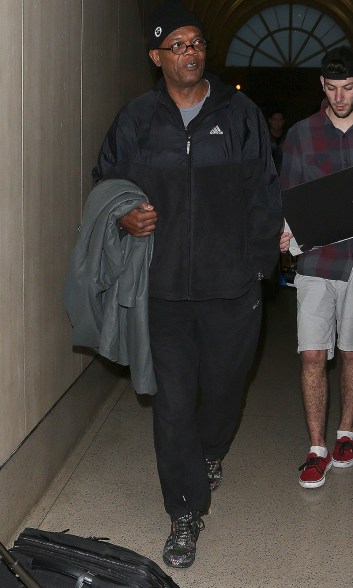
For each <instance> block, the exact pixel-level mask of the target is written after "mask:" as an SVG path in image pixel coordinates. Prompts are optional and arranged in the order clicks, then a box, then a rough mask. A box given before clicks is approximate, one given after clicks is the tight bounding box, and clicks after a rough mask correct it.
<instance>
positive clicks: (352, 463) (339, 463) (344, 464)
mask: <svg viewBox="0 0 353 588" xmlns="http://www.w3.org/2000/svg"><path fill="white" fill-rule="evenodd" d="M332 464H333V465H334V466H335V468H350V467H351V466H353V459H350V460H349V461H336V460H335V459H333V460H332Z"/></svg>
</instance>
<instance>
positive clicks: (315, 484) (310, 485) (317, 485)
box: [299, 461, 353, 488]
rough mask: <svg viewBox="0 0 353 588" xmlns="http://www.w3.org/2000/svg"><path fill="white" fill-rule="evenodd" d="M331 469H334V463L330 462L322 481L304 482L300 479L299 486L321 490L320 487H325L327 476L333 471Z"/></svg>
mask: <svg viewBox="0 0 353 588" xmlns="http://www.w3.org/2000/svg"><path fill="white" fill-rule="evenodd" d="M352 465H353V464H352ZM331 467H332V461H330V463H329V464H328V466H327V468H326V470H325V473H324V475H323V476H322V478H320V480H318V481H317V482H303V481H302V480H301V479H300V478H299V484H300V485H301V487H302V488H320V486H323V485H324V484H325V480H326V478H325V476H326V474H327V472H328V471H329V470H330V469H331Z"/></svg>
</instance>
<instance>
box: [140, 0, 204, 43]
mask: <svg viewBox="0 0 353 588" xmlns="http://www.w3.org/2000/svg"><path fill="white" fill-rule="evenodd" d="M187 26H195V27H198V28H199V29H200V30H201V31H202V32H203V31H204V26H203V24H202V22H201V21H200V20H199V18H198V17H197V16H196V14H194V13H193V12H189V10H186V9H185V8H184V7H183V6H182V4H181V2H180V1H178V0H168V1H167V2H165V3H164V4H163V6H161V8H159V9H158V10H156V11H155V12H154V13H153V15H152V18H151V20H150V27H149V35H148V45H149V49H158V47H160V46H161V44H162V42H163V41H164V39H165V38H166V37H168V35H169V34H170V33H172V32H173V31H175V30H176V29H178V28H180V27H187Z"/></svg>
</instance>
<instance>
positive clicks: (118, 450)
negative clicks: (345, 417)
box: [24, 287, 353, 588]
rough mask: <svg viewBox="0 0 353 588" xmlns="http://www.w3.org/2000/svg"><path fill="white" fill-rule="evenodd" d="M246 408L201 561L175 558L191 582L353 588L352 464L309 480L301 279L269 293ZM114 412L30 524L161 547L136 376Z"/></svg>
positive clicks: (209, 586)
mask: <svg viewBox="0 0 353 588" xmlns="http://www.w3.org/2000/svg"><path fill="white" fill-rule="evenodd" d="M266 307H267V310H266V313H265V315H264V326H263V336H262V340H261V345H260V348H259V353H258V360H257V363H256V366H255V368H254V372H253V375H252V378H251V382H250V386H249V393H248V397H247V403H246V407H245V410H244V417H243V420H242V423H241V426H240V428H239V431H238V434H237V436H236V439H235V441H234V443H233V446H232V448H231V451H230V453H229V454H228V455H227V457H226V458H225V460H224V481H223V483H222V486H221V487H220V489H219V490H218V491H217V492H216V493H215V494H214V498H213V502H212V511H211V514H210V515H208V516H207V517H205V524H206V528H205V530H204V531H203V532H202V533H201V535H200V539H199V541H198V554H197V559H196V562H195V564H194V565H193V566H192V567H191V568H190V569H188V570H184V571H182V570H168V573H169V574H170V575H171V576H172V577H173V579H174V580H175V582H176V583H177V584H178V585H179V586H180V588H189V587H190V588H191V587H197V588H295V587H298V588H299V587H300V588H301V587H305V588H317V587H320V588H335V587H336V586H337V588H338V587H339V588H351V587H352V585H353V557H352V532H353V531H352V529H353V525H352V499H353V484H352V482H353V468H352V469H348V470H346V471H344V470H343V471H338V470H337V469H335V468H332V470H331V472H330V473H329V474H328V476H327V481H326V484H325V486H324V487H322V488H320V489H317V490H303V489H302V488H300V486H299V484H298V482H297V477H298V471H297V468H298V465H300V464H301V463H302V462H303V461H304V460H305V457H306V454H307V450H308V439H307V433H306V427H305V422H304V418H303V408H302V402H301V396H300V389H299V359H298V356H297V354H296V333H295V313H296V308H295V307H296V302H295V289H294V288H283V287H282V288H281V289H280V292H279V294H278V296H277V297H276V298H275V299H274V300H268V301H267V304H266ZM337 379H338V366H337V364H336V363H335V364H333V365H332V366H331V368H330V380H331V388H332V390H331V406H330V413H329V420H328V441H329V445H330V447H332V444H333V442H334V438H335V428H336V425H337V419H338V412H339V404H338V394H337V392H338V386H337ZM118 386H119V388H120V390H121V394H120V395H118V397H119V399H118V401H117V403H116V404H115V406H114V408H113V410H112V411H111V413H110V414H109V416H108V418H107V419H106V421H105V422H104V423H93V424H92V428H91V429H90V430H89V431H87V434H86V436H85V438H84V439H83V440H82V443H81V444H80V446H79V447H77V449H76V450H75V452H74V454H73V455H72V457H71V458H70V460H68V463H67V465H66V467H65V468H64V470H63V471H62V472H60V474H59V476H58V478H57V480H56V481H55V484H53V485H52V486H51V488H50V489H49V491H48V493H47V494H46V496H44V497H43V500H42V501H41V502H40V504H38V506H37V507H36V508H35V509H34V510H33V512H32V513H31V514H30V516H29V518H28V520H27V521H25V522H24V525H26V526H39V527H41V528H43V529H47V530H56V531H58V530H63V529H66V528H69V529H70V532H72V533H75V534H80V535H83V536H88V535H95V536H103V537H109V538H110V540H111V541H112V542H113V543H117V544H120V545H123V546H126V547H128V548H130V549H133V550H135V551H138V552H140V553H142V554H144V555H146V556H148V557H150V558H152V559H154V560H155V561H156V562H157V563H158V564H159V565H160V566H161V567H163V568H164V564H163V562H162V560H161V548H162V546H163V543H164V541H165V538H166V536H167V534H168V532H169V521H168V517H167V515H166V514H165V512H164V510H163V506H162V499H161V493H160V488H159V482H158V477H157V473H156V467H155V460H154V451H153V442H152V416H151V408H150V406H149V403H148V402H146V401H145V402H139V400H138V399H137V398H136V396H135V394H134V392H133V390H132V388H131V386H130V383H129V380H128V379H127V380H126V381H125V382H124V381H123V382H122V381H120V382H119V384H118Z"/></svg>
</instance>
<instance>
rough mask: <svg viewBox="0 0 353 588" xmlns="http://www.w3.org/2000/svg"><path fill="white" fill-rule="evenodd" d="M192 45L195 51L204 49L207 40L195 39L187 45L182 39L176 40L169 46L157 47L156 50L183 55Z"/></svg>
mask: <svg viewBox="0 0 353 588" xmlns="http://www.w3.org/2000/svg"><path fill="white" fill-rule="evenodd" d="M189 47H192V48H193V49H195V51H198V52H199V51H205V50H206V47H207V41H205V39H195V41H194V42H193V43H191V44H190V45H187V44H186V43H183V42H182V41H176V42H175V43H173V45H172V46H171V47H158V51H172V52H173V53H175V55H183V53H186V51H187V50H188V49H189Z"/></svg>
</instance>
